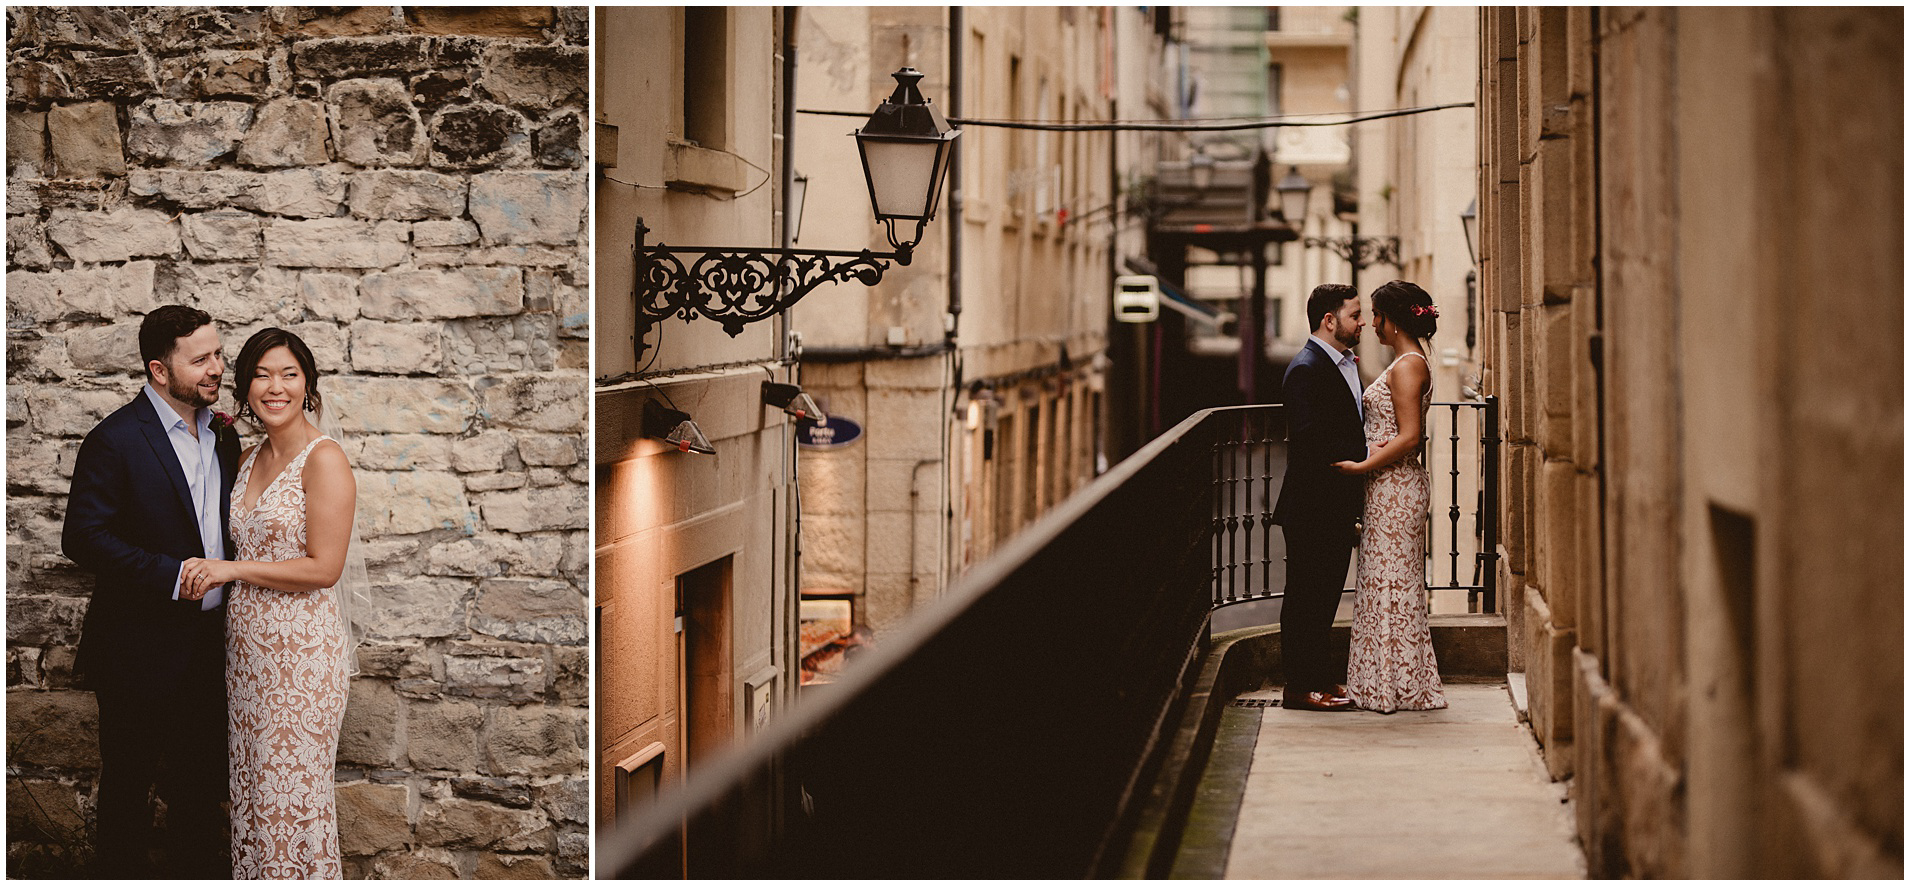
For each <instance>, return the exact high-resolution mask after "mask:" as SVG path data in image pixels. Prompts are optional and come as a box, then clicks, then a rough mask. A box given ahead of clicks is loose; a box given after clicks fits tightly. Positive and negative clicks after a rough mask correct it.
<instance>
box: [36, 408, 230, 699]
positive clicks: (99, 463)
mask: <svg viewBox="0 0 1910 886" xmlns="http://www.w3.org/2000/svg"><path fill="white" fill-rule="evenodd" d="M215 448H216V451H217V453H218V458H219V478H220V482H219V515H220V516H219V519H220V526H221V527H222V529H223V534H224V535H225V537H226V539H227V540H226V542H225V544H226V549H227V551H230V550H231V541H230V537H231V526H230V525H229V524H230V521H231V516H230V515H229V513H228V507H227V506H228V504H229V502H230V501H231V497H232V481H233V476H234V474H236V473H237V472H238V463H239V439H238V435H237V434H235V433H233V432H231V431H223V432H218V437H217V446H216V447H215ZM60 547H61V550H62V551H63V552H64V553H65V554H66V556H67V557H68V559H71V560H72V561H73V562H74V563H77V564H79V566H80V567H81V568H82V569H85V570H87V571H88V572H91V573H93V575H94V577H95V579H96V584H95V587H94V590H93V599H92V602H91V603H90V604H88V606H87V609H86V622H85V625H84V627H83V628H82V630H81V633H80V648H79V655H78V660H77V661H76V669H77V670H78V671H80V672H81V673H82V674H84V675H85V676H86V678H87V680H88V681H89V684H90V685H92V686H93V687H94V688H123V689H150V690H153V691H163V690H165V689H166V688H167V687H170V686H172V685H174V683H175V682H176V681H177V680H178V679H179V678H180V676H181V675H182V674H183V673H184V671H185V667H186V664H187V662H188V660H189V657H190V655H189V653H190V651H191V650H192V648H193V644H196V643H204V642H205V638H206V637H207V636H208V633H207V630H206V629H205V623H206V620H207V619H217V620H219V622H220V623H221V624H223V621H224V618H225V607H224V606H220V607H218V608H216V609H213V610H210V611H201V610H200V608H199V606H200V603H199V601H197V600H174V599H172V591H173V585H174V583H175V582H176V581H177V580H178V577H179V565H180V564H181V563H182V562H184V561H185V560H187V559H189V558H192V557H203V556H205V544H204V542H202V541H201V540H200V538H199V521H198V518H197V517H196V516H195V514H194V513H193V508H192V490H191V488H190V487H188V486H187V485H186V474H185V471H184V470H183V469H182V468H181V467H180V465H179V456H178V454H177V453H176V452H175V451H174V450H173V446H172V441H171V440H169V439H167V437H166V425H165V424H164V423H163V422H162V421H161V420H160V417H159V414H158V412H157V411H155V410H154V409H153V405H152V402H151V401H150V400H149V399H148V398H147V396H146V393H145V391H144V390H141V391H140V393H139V395H138V396H136V397H134V398H133V402H131V403H128V404H127V405H125V406H122V407H120V408H119V409H118V410H116V411H114V412H113V414H112V415H109V416H107V417H106V419H105V420H104V421H102V422H100V423H99V426H98V427H95V428H93V430H92V432H91V433H88V434H87V435H86V439H85V441H83V442H82V443H80V452H79V457H78V458H77V459H75V460H74V462H73V486H72V491H71V493H70V494H69V495H68V496H67V501H66V523H65V526H64V527H63V529H62V532H61V534H60Z"/></svg>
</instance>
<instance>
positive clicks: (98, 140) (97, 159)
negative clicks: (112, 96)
mask: <svg viewBox="0 0 1910 886" xmlns="http://www.w3.org/2000/svg"><path fill="white" fill-rule="evenodd" d="M13 122H14V121H13V118H12V117H11V116H9V117H8V119H7V124H8V127H9V129H8V135H7V139H8V144H9V148H8V151H7V154H8V157H9V163H8V165H9V166H11V165H12V163H11V157H12V154H13V151H12V148H11V144H12V139H13V135H12V130H11V126H12V124H13ZM46 135H47V138H48V140H49V144H50V145H51V146H52V150H53V169H54V173H55V174H56V175H58V176H60V177H61V178H80V179H103V178H116V177H118V176H122V175H125V174H126V152H125V148H124V145H123V143H122V141H121V139H120V134H119V115H118V112H117V111H116V110H115V108H114V105H113V104H112V103H111V102H88V103H85V104H78V105H62V106H59V107H55V108H53V109H52V110H49V111H47V113H46Z"/></svg>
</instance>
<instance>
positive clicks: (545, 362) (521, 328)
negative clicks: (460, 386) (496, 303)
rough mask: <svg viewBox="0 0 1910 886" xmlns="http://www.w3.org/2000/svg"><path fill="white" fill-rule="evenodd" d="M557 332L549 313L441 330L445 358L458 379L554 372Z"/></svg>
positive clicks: (450, 325) (481, 319)
mask: <svg viewBox="0 0 1910 886" xmlns="http://www.w3.org/2000/svg"><path fill="white" fill-rule="evenodd" d="M556 329H557V324H556V320H555V318H554V317H552V316H551V315H550V314H548V313H543V314H519V315H517V316H513V317H479V318H472V319H460V320H453V321H452V322H450V323H446V324H445V328H444V339H445V341H444V346H445V356H446V358H447V359H448V360H449V361H450V366H449V368H450V369H451V371H453V372H456V373H458V374H460V375H469V376H483V375H491V374H498V373H508V372H548V371H551V370H553V369H556V368H557V346H556V345H555V343H554V342H555V339H556V337H557V331H556Z"/></svg>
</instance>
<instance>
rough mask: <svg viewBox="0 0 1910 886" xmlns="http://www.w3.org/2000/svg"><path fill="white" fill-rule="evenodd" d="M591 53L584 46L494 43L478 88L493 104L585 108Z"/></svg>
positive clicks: (484, 59)
mask: <svg viewBox="0 0 1910 886" xmlns="http://www.w3.org/2000/svg"><path fill="white" fill-rule="evenodd" d="M589 61H590V53H589V51H588V50H586V49H584V48H583V47H580V46H550V45H544V44H535V43H502V42H500V43H493V44H491V45H490V46H487V47H485V49H484V53H483V55H482V57H481V58H480V60H479V70H480V73H479V76H478V84H479V85H480V86H482V87H483V89H484V91H485V92H486V93H488V94H489V95H490V96H491V98H492V100H494V101H496V102H498V103H499V104H504V105H511V106H513V107H520V108H530V109H532V110H538V111H546V110H550V109H551V108H559V107H564V106H567V105H569V106H577V107H581V106H583V105H584V103H585V92H586V90H587V86H586V81H585V74H586V69H587V68H588V67H589Z"/></svg>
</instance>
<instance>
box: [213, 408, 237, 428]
mask: <svg viewBox="0 0 1910 886" xmlns="http://www.w3.org/2000/svg"><path fill="white" fill-rule="evenodd" d="M237 421H238V420H237V419H235V418H233V417H232V416H230V415H227V414H225V413H223V412H220V411H218V410H217V409H215V410H213V411H212V429H213V430H215V431H225V430H231V428H232V426H233V425H234V424H235V423H237Z"/></svg>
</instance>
